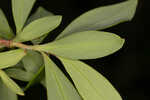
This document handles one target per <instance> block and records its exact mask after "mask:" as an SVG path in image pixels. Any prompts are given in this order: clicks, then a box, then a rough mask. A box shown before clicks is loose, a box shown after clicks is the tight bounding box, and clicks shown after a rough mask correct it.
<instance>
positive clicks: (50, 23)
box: [14, 16, 62, 42]
mask: <svg viewBox="0 0 150 100" xmlns="http://www.w3.org/2000/svg"><path fill="white" fill-rule="evenodd" d="M61 19H62V17H61V16H47V17H43V18H40V19H37V20H35V21H33V22H31V23H30V24H29V25H27V26H26V27H25V28H24V30H23V31H22V32H21V33H20V34H18V35H17V37H16V38H15V39H14V41H17V42H18V41H19V42H24V41H29V40H33V39H36V38H39V37H41V36H43V35H45V34H47V33H48V32H50V31H52V30H54V29H55V28H56V27H58V26H59V24H60V23H61Z"/></svg>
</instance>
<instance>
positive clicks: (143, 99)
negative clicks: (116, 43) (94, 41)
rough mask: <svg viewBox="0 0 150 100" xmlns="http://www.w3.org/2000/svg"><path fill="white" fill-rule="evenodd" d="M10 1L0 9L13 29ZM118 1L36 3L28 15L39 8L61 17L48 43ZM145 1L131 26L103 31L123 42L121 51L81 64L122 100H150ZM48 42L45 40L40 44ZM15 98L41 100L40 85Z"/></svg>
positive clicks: (43, 0)
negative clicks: (95, 72) (87, 15)
mask: <svg viewBox="0 0 150 100" xmlns="http://www.w3.org/2000/svg"><path fill="white" fill-rule="evenodd" d="M10 1H11V0H5V1H0V7H1V8H2V9H3V10H4V12H5V14H6V15H7V17H8V19H9V21H10V24H11V26H12V27H13V26H14V23H13V21H12V14H11V6H10ZM121 1H124V0H37V2H36V4H35V6H34V9H33V11H32V13H33V12H34V11H35V10H36V8H37V7H39V6H43V7H44V8H46V9H47V10H49V11H51V12H53V13H54V14H58V15H63V22H62V24H61V26H60V27H59V28H58V29H56V30H55V31H53V33H55V35H53V36H52V37H53V38H52V39H51V40H53V39H54V38H55V37H56V36H57V35H58V33H60V32H61V31H62V30H63V29H64V28H65V27H66V26H67V25H68V24H69V23H70V22H71V21H72V20H73V19H74V18H76V17H77V16H79V15H80V14H82V13H84V12H86V11H88V10H90V9H93V8H96V7H99V6H104V5H109V4H114V3H117V2H121ZM147 1H148V0H139V5H138V8H137V13H136V15H135V17H134V19H133V20H132V21H131V22H126V23H122V24H119V25H117V26H114V27H112V28H108V29H105V30H104V31H108V32H113V33H116V34H118V35H120V36H121V37H123V38H125V39H126V43H125V45H124V47H123V49H121V50H120V51H119V52H117V53H115V54H113V55H110V56H107V57H104V58H101V59H95V60H86V61H84V62H86V63H88V64H89V65H91V66H93V67H94V68H95V69H96V70H98V71H99V72H100V73H102V74H103V75H104V76H105V77H106V78H107V79H108V80H109V81H110V82H111V83H112V84H113V85H114V86H115V88H116V89H117V90H118V91H119V93H120V94H121V96H122V97H123V100H150V98H149V89H150V82H149V80H150V73H149V69H150V68H149V67H150V66H149V63H148V62H149V57H150V56H149V55H150V53H149V51H150V48H149V37H148V31H146V29H148V21H149V19H148V12H149V11H148V10H150V9H149V5H148V2H147ZM146 2H147V3H146ZM110 17H111V16H110ZM51 40H50V39H48V38H47V39H46V40H45V41H44V42H47V41H51ZM147 46H148V48H147ZM19 98H20V100H30V99H31V100H32V99H36V100H45V99H44V98H46V95H45V89H44V88H43V87H42V86H41V85H36V86H34V87H32V88H31V89H29V91H27V92H26V97H19ZM29 98H30V99H29Z"/></svg>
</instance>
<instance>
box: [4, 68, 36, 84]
mask: <svg viewBox="0 0 150 100" xmlns="http://www.w3.org/2000/svg"><path fill="white" fill-rule="evenodd" d="M5 72H6V73H7V75H8V76H9V77H12V78H14V79H17V80H20V81H25V82H28V81H30V80H31V79H32V77H33V76H34V73H32V72H27V71H24V70H23V69H21V68H14V67H13V68H9V69H6V70H5Z"/></svg>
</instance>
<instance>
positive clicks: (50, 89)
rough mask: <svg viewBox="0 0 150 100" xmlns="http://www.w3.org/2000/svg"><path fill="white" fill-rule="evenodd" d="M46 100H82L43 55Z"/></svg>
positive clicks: (64, 77)
mask: <svg viewBox="0 0 150 100" xmlns="http://www.w3.org/2000/svg"><path fill="white" fill-rule="evenodd" d="M43 56H44V61H45V73H46V84H47V94H48V100H82V99H81V98H80V96H79V95H78V93H77V91H76V90H75V88H74V87H73V85H72V84H71V82H70V81H69V80H68V79H67V78H66V76H65V75H64V74H63V73H62V72H61V70H60V69H59V68H58V67H57V66H56V65H55V64H54V63H53V62H52V61H51V60H50V59H49V57H48V56H46V55H45V54H43Z"/></svg>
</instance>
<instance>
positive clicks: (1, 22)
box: [0, 9, 14, 39]
mask: <svg viewBox="0 0 150 100" xmlns="http://www.w3.org/2000/svg"><path fill="white" fill-rule="evenodd" d="M0 37H3V38H5V39H12V38H13V37H14V34H13V32H12V30H11V28H10V26H9V24H8V21H7V18H6V17H5V15H4V13H3V11H2V10H1V9H0Z"/></svg>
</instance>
